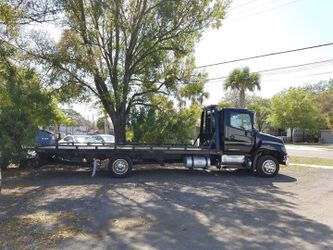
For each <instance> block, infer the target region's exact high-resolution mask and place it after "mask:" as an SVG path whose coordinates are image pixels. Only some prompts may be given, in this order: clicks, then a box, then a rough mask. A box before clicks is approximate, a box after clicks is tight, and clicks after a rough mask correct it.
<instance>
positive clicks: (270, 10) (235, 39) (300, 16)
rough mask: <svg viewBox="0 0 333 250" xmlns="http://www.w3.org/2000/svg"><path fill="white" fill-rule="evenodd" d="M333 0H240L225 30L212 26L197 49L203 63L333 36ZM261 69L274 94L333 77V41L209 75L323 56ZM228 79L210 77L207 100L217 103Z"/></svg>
mask: <svg viewBox="0 0 333 250" xmlns="http://www.w3.org/2000/svg"><path fill="white" fill-rule="evenodd" d="M332 10H333V0H235V1H233V2H232V3H231V5H230V8H229V9H228V11H227V17H226V18H225V20H224V21H223V25H222V27H220V29H219V30H213V29H210V30H207V31H206V32H205V33H204V34H203V36H202V39H201V41H200V42H199V43H198V44H197V46H196V48H195V50H196V52H195V55H196V64H197V66H202V65H207V64H213V63H218V62H223V61H229V60H233V59H238V58H245V57H251V56H256V55H261V54H266V53H272V52H279V51H286V50H293V49H298V48H304V47H309V46H313V45H319V44H325V43H330V42H333V32H332V25H333V15H332V12H331V11H332ZM331 59H332V61H330V62H326V63H318V64H313V65H311V66H304V67H298V68H293V69H289V70H284V71H274V72H269V73H262V74H261V91H260V92H259V91H256V92H255V94H257V95H260V96H262V97H272V96H273V95H275V94H277V93H278V92H280V91H282V90H283V89H287V88H289V87H297V86H301V85H304V84H307V83H317V82H319V81H321V80H329V79H330V78H333V46H327V47H322V48H317V49H310V50H304V51H300V52H294V53H288V54H284V55H277V56H271V57H265V58H260V59H255V60H247V61H241V62H237V63H230V64H223V65H218V66H214V67H207V68H205V70H206V71H207V72H208V75H209V77H208V78H209V79H211V78H219V77H225V76H227V75H228V74H229V73H230V72H231V71H232V70H233V69H234V68H237V67H245V66H249V67H250V70H251V71H253V72H256V71H261V70H265V69H272V68H278V67H285V66H294V65H299V64H306V63H313V62H320V61H325V60H331ZM223 84H224V80H223V79H220V80H215V81H209V82H208V83H207V84H206V90H207V91H208V92H209V94H210V96H209V98H208V99H207V100H206V101H205V104H216V103H217V102H219V101H220V100H221V98H222V96H223V94H224V92H225V91H224V90H223Z"/></svg>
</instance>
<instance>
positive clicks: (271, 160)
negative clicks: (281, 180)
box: [256, 155, 280, 177]
mask: <svg viewBox="0 0 333 250" xmlns="http://www.w3.org/2000/svg"><path fill="white" fill-rule="evenodd" d="M256 170H257V174H258V175H259V176H261V177H274V176H276V175H277V174H278V173H279V170H280V166H279V162H278V161H277V160H276V158H275V157H274V156H271V155H263V156H261V157H260V158H259V159H258V161H257V164H256Z"/></svg>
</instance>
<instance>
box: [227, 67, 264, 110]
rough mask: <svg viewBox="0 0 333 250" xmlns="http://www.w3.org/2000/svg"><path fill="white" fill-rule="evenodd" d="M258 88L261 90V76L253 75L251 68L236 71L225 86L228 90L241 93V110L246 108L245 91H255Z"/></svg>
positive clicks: (231, 74)
mask: <svg viewBox="0 0 333 250" xmlns="http://www.w3.org/2000/svg"><path fill="white" fill-rule="evenodd" d="M256 87H257V89H258V90H260V75H259V74H258V73H251V72H250V69H249V67H245V68H242V69H239V68H237V69H234V70H233V71H232V72H231V73H230V75H229V76H228V78H227V80H226V81H225V84H224V88H225V89H226V90H227V89H229V88H231V89H236V90H238V91H239V107H240V108H245V91H246V90H249V91H254V89H255V88H256Z"/></svg>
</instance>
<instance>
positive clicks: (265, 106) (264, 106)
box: [247, 96, 271, 131]
mask: <svg viewBox="0 0 333 250" xmlns="http://www.w3.org/2000/svg"><path fill="white" fill-rule="evenodd" d="M247 107H248V109H250V110H253V111H255V112H256V124H257V126H258V130H259V131H263V130H265V129H266V128H267V126H268V124H269V116H270V113H271V101H270V99H267V98H262V97H259V96H252V97H251V98H250V99H249V100H248V101H247Z"/></svg>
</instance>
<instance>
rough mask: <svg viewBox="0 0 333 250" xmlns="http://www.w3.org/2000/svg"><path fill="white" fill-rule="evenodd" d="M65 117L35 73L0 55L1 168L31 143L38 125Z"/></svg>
mask: <svg viewBox="0 0 333 250" xmlns="http://www.w3.org/2000/svg"><path fill="white" fill-rule="evenodd" d="M64 120H66V117H65V115H64V114H63V113H62V112H61V110H60V109H58V107H57V101H56V100H55V98H54V97H53V96H52V95H51V94H50V93H49V92H48V91H46V90H45V89H43V88H42V87H41V84H40V79H39V78H38V76H37V75H36V74H35V73H34V72H33V71H32V70H29V69H27V68H24V67H17V66H14V65H13V64H12V63H11V62H10V61H9V59H8V58H7V57H6V56H5V55H3V54H0V141H1V143H0V152H1V153H0V167H2V168H4V167H6V166H7V164H8V163H9V162H13V163H18V162H19V160H20V159H22V156H23V155H24V153H25V149H24V147H25V146H32V145H33V143H34V138H35V133H36V131H37V129H38V128H39V127H45V126H48V125H51V124H56V123H58V122H61V121H64Z"/></svg>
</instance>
